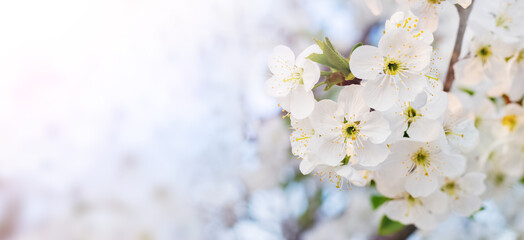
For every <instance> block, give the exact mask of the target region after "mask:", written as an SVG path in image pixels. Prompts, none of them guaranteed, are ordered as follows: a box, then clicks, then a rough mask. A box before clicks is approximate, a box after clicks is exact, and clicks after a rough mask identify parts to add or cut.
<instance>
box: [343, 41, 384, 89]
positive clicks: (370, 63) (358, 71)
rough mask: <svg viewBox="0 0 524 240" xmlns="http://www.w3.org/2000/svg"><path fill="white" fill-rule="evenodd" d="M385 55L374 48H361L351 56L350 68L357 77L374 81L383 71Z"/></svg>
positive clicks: (366, 46)
mask: <svg viewBox="0 0 524 240" xmlns="http://www.w3.org/2000/svg"><path fill="white" fill-rule="evenodd" d="M383 61H384V57H383V55H381V54H380V51H379V49H378V48H376V47H373V46H368V45H365V46H361V47H359V48H357V49H355V51H353V53H352V54H351V58H350V59H349V68H350V69H351V72H352V73H353V75H355V77H358V78H360V79H366V80H368V79H369V80H374V79H376V78H377V76H378V74H379V73H380V72H382V71H383V69H382V63H383Z"/></svg>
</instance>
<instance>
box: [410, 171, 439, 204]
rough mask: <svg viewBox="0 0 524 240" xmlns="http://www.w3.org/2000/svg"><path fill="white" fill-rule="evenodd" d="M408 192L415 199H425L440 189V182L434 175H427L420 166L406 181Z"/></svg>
mask: <svg viewBox="0 0 524 240" xmlns="http://www.w3.org/2000/svg"><path fill="white" fill-rule="evenodd" d="M405 187H406V191H407V192H409V194H411V196H413V197H425V196H428V195H429V194H431V193H433V192H434V191H435V190H436V189H437V187H438V181H437V179H436V178H435V177H433V176H432V175H427V176H426V175H425V174H424V169H422V168H421V167H420V166H418V167H417V169H415V172H414V173H413V174H411V175H409V176H408V178H407V179H406V185H405Z"/></svg>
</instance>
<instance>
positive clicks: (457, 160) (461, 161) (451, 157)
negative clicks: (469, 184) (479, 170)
mask: <svg viewBox="0 0 524 240" xmlns="http://www.w3.org/2000/svg"><path fill="white" fill-rule="evenodd" d="M436 158H437V159H438V160H439V161H440V164H439V168H440V171H442V175H443V176H445V177H455V176H459V175H460V174H462V173H463V172H464V170H465V168H466V159H465V158H464V157H463V156H462V155H460V154H453V153H441V154H439V156H437V157H436Z"/></svg>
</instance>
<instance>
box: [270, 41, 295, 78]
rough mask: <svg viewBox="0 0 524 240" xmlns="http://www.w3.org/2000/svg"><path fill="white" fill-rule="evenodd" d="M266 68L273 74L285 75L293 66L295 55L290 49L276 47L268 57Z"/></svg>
mask: <svg viewBox="0 0 524 240" xmlns="http://www.w3.org/2000/svg"><path fill="white" fill-rule="evenodd" d="M268 66H269V70H270V71H271V72H272V73H273V74H282V73H286V72H288V71H290V69H293V68H294V66H295V54H294V53H293V51H292V50H291V49H290V48H288V47H286V46H283V45H278V46H276V47H275V48H274V49H273V52H272V53H271V54H270V55H269V59H268Z"/></svg>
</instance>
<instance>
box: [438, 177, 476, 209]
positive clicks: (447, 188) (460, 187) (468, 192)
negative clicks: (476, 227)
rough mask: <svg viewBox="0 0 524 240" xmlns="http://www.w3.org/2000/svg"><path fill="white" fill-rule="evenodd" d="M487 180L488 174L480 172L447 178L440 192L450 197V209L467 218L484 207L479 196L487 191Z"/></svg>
mask: <svg viewBox="0 0 524 240" xmlns="http://www.w3.org/2000/svg"><path fill="white" fill-rule="evenodd" d="M485 179H486V174H484V173H479V172H471V173H467V174H465V175H464V176H461V177H460V178H455V179H450V178H446V179H445V180H444V183H443V185H442V187H441V189H440V190H441V191H442V192H444V193H445V194H446V196H447V197H448V201H447V202H448V204H449V206H450V209H451V210H453V211H454V212H456V213H457V214H459V215H461V216H464V217H467V216H470V215H471V214H472V213H473V212H475V211H477V210H479V209H480V207H481V206H482V199H481V198H480V197H479V196H480V195H481V194H482V193H484V191H485V190H486V185H485V184H484V180H485Z"/></svg>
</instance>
